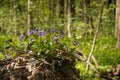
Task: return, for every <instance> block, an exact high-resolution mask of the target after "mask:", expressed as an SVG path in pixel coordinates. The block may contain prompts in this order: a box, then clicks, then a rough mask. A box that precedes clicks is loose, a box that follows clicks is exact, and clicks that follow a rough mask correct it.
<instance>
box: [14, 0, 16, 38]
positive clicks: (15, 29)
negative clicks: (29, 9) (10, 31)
mask: <svg viewBox="0 0 120 80" xmlns="http://www.w3.org/2000/svg"><path fill="white" fill-rule="evenodd" d="M16 9H17V3H16V0H14V27H15V31H14V33H15V36H16V34H17V31H16V29H17V26H16Z"/></svg>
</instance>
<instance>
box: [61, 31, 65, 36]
mask: <svg viewBox="0 0 120 80" xmlns="http://www.w3.org/2000/svg"><path fill="white" fill-rule="evenodd" d="M64 36H65V32H64V31H63V30H61V31H60V37H61V38H64Z"/></svg>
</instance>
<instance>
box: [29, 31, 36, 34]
mask: <svg viewBox="0 0 120 80" xmlns="http://www.w3.org/2000/svg"><path fill="white" fill-rule="evenodd" d="M36 33H37V31H36V30H30V32H29V35H32V34H36Z"/></svg>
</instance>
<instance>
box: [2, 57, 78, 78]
mask: <svg viewBox="0 0 120 80" xmlns="http://www.w3.org/2000/svg"><path fill="white" fill-rule="evenodd" d="M74 66H75V61H74V60H70V59H61V58H60V59H59V58H56V59H51V60H50V59H48V60H47V59H36V58H34V57H31V56H19V57H16V58H15V59H14V60H6V61H1V62H0V80H80V76H79V71H78V70H77V69H76V68H75V67H74Z"/></svg>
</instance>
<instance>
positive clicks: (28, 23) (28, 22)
mask: <svg viewBox="0 0 120 80" xmlns="http://www.w3.org/2000/svg"><path fill="white" fill-rule="evenodd" d="M27 16H28V19H27V25H28V35H29V30H30V0H28V15H27Z"/></svg>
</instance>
